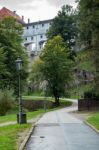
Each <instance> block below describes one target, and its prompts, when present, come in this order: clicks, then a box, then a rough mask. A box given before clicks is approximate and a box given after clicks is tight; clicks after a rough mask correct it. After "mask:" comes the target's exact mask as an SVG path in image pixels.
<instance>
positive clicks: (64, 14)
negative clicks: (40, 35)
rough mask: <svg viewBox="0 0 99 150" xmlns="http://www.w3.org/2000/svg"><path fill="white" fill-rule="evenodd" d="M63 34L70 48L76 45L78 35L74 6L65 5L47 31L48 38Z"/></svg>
mask: <svg viewBox="0 0 99 150" xmlns="http://www.w3.org/2000/svg"><path fill="white" fill-rule="evenodd" d="M57 35H61V37H62V38H63V40H64V42H66V43H67V46H68V47H69V48H71V49H72V48H73V47H74V45H75V37H76V35H77V28H76V20H75V13H74V10H73V8H72V6H69V5H66V6H65V5H64V6H63V7H62V9H61V11H59V12H58V15H57V16H56V17H55V18H54V20H53V22H52V25H51V27H50V28H49V31H48V33H47V36H48V39H51V38H53V37H54V36H57Z"/></svg>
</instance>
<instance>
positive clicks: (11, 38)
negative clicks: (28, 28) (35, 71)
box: [0, 17, 27, 89]
mask: <svg viewBox="0 0 99 150" xmlns="http://www.w3.org/2000/svg"><path fill="white" fill-rule="evenodd" d="M22 32H23V29H22V26H21V25H20V24H19V23H17V22H16V21H15V20H14V19H13V18H10V17H7V18H5V19H3V20H0V51H1V49H3V54H4V57H5V59H4V61H3V62H4V64H5V68H6V73H4V74H3V75H2V77H0V79H1V80H2V84H1V85H0V88H5V87H7V86H9V87H10V88H14V89H15V88H16V87H17V76H18V75H17V70H16V63H15V60H16V59H17V57H19V56H20V57H21V59H22V60H23V69H22V71H21V76H22V79H23V80H24V79H26V77H27V71H26V68H27V55H26V53H25V51H24V49H23V47H22V44H21V42H22ZM0 53H2V52H0Z"/></svg>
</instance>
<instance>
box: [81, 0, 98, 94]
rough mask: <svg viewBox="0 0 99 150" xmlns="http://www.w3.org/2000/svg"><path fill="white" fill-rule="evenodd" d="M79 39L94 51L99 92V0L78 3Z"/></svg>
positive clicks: (84, 0)
mask: <svg viewBox="0 0 99 150" xmlns="http://www.w3.org/2000/svg"><path fill="white" fill-rule="evenodd" d="M78 12H79V13H78V18H79V19H78V28H79V31H80V32H79V39H80V42H81V43H83V44H84V46H85V48H87V49H90V50H91V51H92V54H93V56H92V59H93V61H94V66H95V90H96V92H97V93H99V42H98V40H99V1H98V0H95V1H93V0H87V1H86V0H80V1H79V5H78Z"/></svg>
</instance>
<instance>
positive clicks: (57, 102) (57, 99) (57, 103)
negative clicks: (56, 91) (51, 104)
mask: <svg viewBox="0 0 99 150" xmlns="http://www.w3.org/2000/svg"><path fill="white" fill-rule="evenodd" d="M59 105H60V103H59V97H57V96H55V106H57V107H58V106H59Z"/></svg>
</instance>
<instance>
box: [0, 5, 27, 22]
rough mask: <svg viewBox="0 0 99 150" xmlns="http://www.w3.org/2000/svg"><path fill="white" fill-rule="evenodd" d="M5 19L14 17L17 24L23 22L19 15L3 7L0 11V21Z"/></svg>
mask: <svg viewBox="0 0 99 150" xmlns="http://www.w3.org/2000/svg"><path fill="white" fill-rule="evenodd" d="M5 17H14V18H15V19H16V20H17V21H18V22H20V23H22V24H24V21H23V20H22V18H21V17H20V16H19V15H17V14H16V12H14V11H11V10H9V9H7V8H5V7H3V8H2V9H1V10H0V19H3V18H5Z"/></svg>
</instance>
